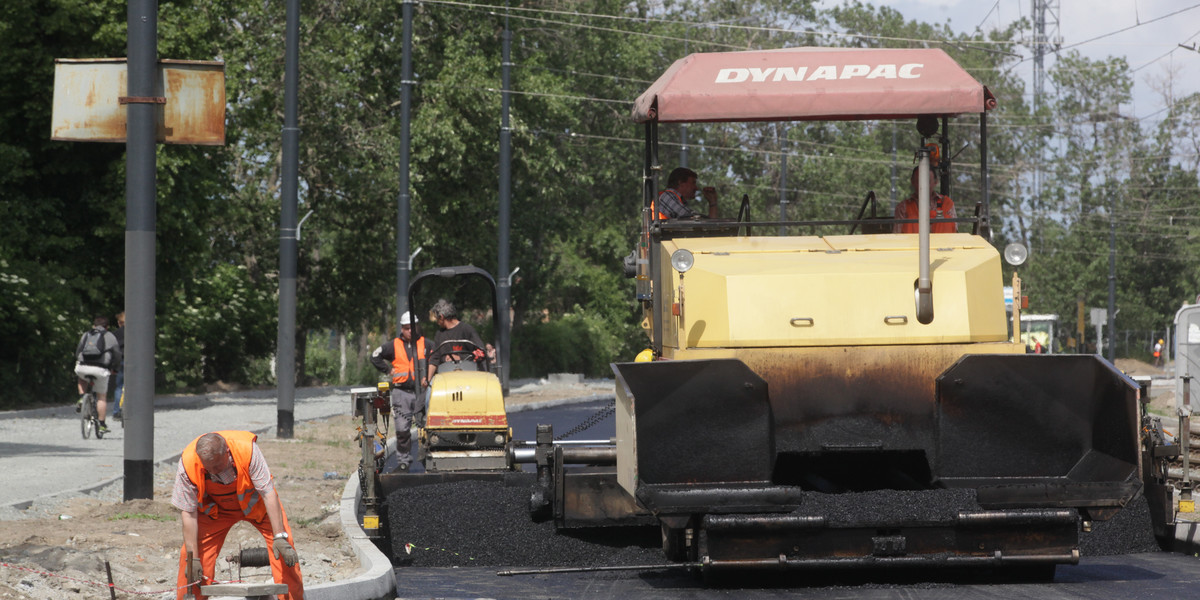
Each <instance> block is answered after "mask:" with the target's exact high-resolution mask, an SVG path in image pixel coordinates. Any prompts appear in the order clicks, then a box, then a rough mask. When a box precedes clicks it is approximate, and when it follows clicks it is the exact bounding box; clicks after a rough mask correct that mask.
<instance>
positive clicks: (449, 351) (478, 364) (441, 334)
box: [428, 298, 496, 379]
mask: <svg viewBox="0 0 1200 600" xmlns="http://www.w3.org/2000/svg"><path fill="white" fill-rule="evenodd" d="M429 311H430V312H431V313H432V314H433V318H434V320H435V321H437V326H438V332H437V335H435V336H434V337H433V350H431V351H430V356H429V373H428V376H429V378H430V379H433V375H434V373H436V372H437V370H438V368H439V367H441V366H442V365H443V364H447V363H450V364H454V365H455V367H454V370H461V369H464V368H465V367H464V365H470V368H471V369H477V370H480V371H482V370H484V358H485V357H486V358H487V360H496V349H495V348H493V347H492V345H491V344H487V345H486V346H485V345H484V343H483V340H482V339H480V337H479V333H477V332H476V331H475V328H474V327H471V325H470V324H469V323H464V322H463V321H460V320H459V318H458V310H457V309H456V308H454V305H453V304H451V303H450V301H448V300H446V299H444V298H443V299H441V300H438V301H437V303H436V304H434V305H433V308H431V309H430V310H429ZM447 341H449V342H451V343H449V344H445V342H447ZM456 342H457V343H456ZM443 344H444V345H443Z"/></svg>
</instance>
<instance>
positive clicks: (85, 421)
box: [79, 396, 99, 440]
mask: <svg viewBox="0 0 1200 600" xmlns="http://www.w3.org/2000/svg"><path fill="white" fill-rule="evenodd" d="M80 412H81V414H80V418H79V432H80V433H81V434H82V435H83V439H85V440H86V439H88V438H90V437H92V430H94V429H96V408H95V405H94V404H92V398H91V397H90V396H88V397H85V398H84V399H83V410H82V411H80ZM97 439H99V434H97Z"/></svg>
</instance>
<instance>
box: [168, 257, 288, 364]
mask: <svg viewBox="0 0 1200 600" xmlns="http://www.w3.org/2000/svg"><path fill="white" fill-rule="evenodd" d="M167 309H168V312H169V314H171V315H172V318H170V319H165V320H164V321H163V322H162V323H160V324H159V327H158V348H157V350H158V352H157V354H158V360H159V364H160V365H161V366H162V368H161V371H160V375H161V376H163V378H164V381H163V383H164V384H165V385H167V386H168V387H171V388H179V387H188V386H196V385H200V384H201V383H204V382H206V381H231V382H232V381H247V380H249V379H250V377H249V376H250V371H249V359H250V358H251V357H254V356H263V355H266V354H268V353H270V352H271V351H272V349H273V347H274V341H275V333H276V324H275V317H276V305H275V298H274V297H273V296H272V295H271V294H268V293H267V292H265V291H263V290H262V289H261V288H259V287H257V286H255V285H254V284H253V282H252V281H250V278H249V275H248V274H247V269H246V268H245V267H243V266H234V265H216V266H215V267H214V268H213V269H212V270H211V271H209V272H208V273H207V274H205V277H204V278H203V279H198V280H194V281H191V282H185V284H184V285H180V286H179V287H178V288H177V289H176V291H175V293H174V294H172V295H171V297H170V300H169V305H168V307H167Z"/></svg>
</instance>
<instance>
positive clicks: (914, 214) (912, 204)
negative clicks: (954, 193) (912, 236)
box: [900, 194, 958, 233]
mask: <svg viewBox="0 0 1200 600" xmlns="http://www.w3.org/2000/svg"><path fill="white" fill-rule="evenodd" d="M947 202H948V203H949V205H950V207H953V206H954V201H953V200H951V199H950V198H949V197H948V196H943V195H941V194H931V195H930V196H929V218H930V219H942V218H945V216H946V215H945V214H944V212H948V211H946V210H945V209H944V208H943V204H946V203H947ZM903 206H904V218H906V219H916V218H919V214H920V213H919V212H918V211H917V201H916V200H912V199H908V200H905V201H904V205H903ZM920 225H921V224H920V223H901V224H900V233H918V232H919V231H920ZM956 232H958V224H957V223H944V222H943V223H930V224H929V233H956Z"/></svg>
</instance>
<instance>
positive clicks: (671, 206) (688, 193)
mask: <svg viewBox="0 0 1200 600" xmlns="http://www.w3.org/2000/svg"><path fill="white" fill-rule="evenodd" d="M697 189H699V187H698V186H697V184H696V172H695V171H693V170H691V169H689V168H687V167H679V168H677V169H675V170H674V171H671V174H670V175H668V176H667V189H665V190H663V191H662V193H660V194H659V195H658V200H657V201H656V202H655V205H654V210H656V211H658V214H657V217H658V218H659V219H683V218H687V217H695V216H700V214H699V213H697V212H696V211H694V210H692V208H691V207H690V206H688V203H689V202H691V201H692V200H694V199H695V198H696V190H697ZM704 200H705V201H707V202H708V217H709V218H711V219H715V218H717V190H716V189H715V188H712V187H706V188H704Z"/></svg>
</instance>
